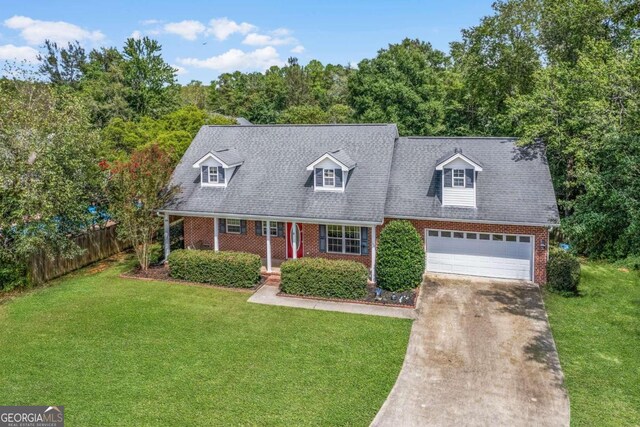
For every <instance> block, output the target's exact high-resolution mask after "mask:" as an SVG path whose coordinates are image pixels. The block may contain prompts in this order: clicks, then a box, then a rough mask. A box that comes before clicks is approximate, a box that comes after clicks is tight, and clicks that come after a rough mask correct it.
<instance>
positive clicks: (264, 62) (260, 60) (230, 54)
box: [178, 46, 283, 72]
mask: <svg viewBox="0 0 640 427" xmlns="http://www.w3.org/2000/svg"><path fill="white" fill-rule="evenodd" d="M178 62H179V63H181V64H182V65H191V66H194V67H198V68H209V69H211V70H216V71H220V72H226V71H236V70H260V71H263V70H266V69H267V68H269V67H271V66H272V65H282V64H283V61H282V60H281V59H280V55H279V54H278V51H277V50H276V49H275V48H274V47H273V46H267V47H263V48H260V49H256V50H254V51H252V52H243V51H241V50H240V49H231V50H228V51H227V52H225V53H223V54H221V55H217V56H212V57H210V58H206V59H197V58H178Z"/></svg>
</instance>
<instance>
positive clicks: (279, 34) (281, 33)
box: [271, 28, 291, 37]
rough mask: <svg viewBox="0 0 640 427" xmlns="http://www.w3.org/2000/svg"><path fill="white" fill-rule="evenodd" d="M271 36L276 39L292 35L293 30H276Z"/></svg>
mask: <svg viewBox="0 0 640 427" xmlns="http://www.w3.org/2000/svg"><path fill="white" fill-rule="evenodd" d="M271 34H273V35H274V36H276V37H284V36H288V35H291V30H289V29H288V28H276V29H275V30H273V31H271Z"/></svg>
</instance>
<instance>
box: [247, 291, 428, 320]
mask: <svg viewBox="0 0 640 427" xmlns="http://www.w3.org/2000/svg"><path fill="white" fill-rule="evenodd" d="M279 291H280V290H279V289H278V287H277V286H269V285H265V286H262V287H261V288H260V289H258V290H257V291H256V293H254V294H253V295H251V298H249V302H253V303H256V304H267V305H279V306H283V307H296V308H308V309H312V310H326V311H339V312H342V313H354V314H369V315H373V316H384V317H398V318H401V319H415V318H416V313H415V310H414V309H413V308H402V307H385V306H382V305H370V304H357V303H352V302H334V301H321V300H314V299H307V298H296V297H288V296H287V297H285V296H280V295H278V292H279Z"/></svg>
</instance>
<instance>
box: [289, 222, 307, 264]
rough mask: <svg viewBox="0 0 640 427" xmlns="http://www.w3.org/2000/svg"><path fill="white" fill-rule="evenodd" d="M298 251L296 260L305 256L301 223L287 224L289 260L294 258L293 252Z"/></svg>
mask: <svg viewBox="0 0 640 427" xmlns="http://www.w3.org/2000/svg"><path fill="white" fill-rule="evenodd" d="M294 250H295V251H296V258H302V255H303V254H304V249H303V244H302V227H301V226H300V223H297V222H296V223H293V222H288V223H287V258H293V253H294V252H293V251H294Z"/></svg>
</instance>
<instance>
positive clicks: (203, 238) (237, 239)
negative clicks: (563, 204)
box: [184, 217, 549, 284]
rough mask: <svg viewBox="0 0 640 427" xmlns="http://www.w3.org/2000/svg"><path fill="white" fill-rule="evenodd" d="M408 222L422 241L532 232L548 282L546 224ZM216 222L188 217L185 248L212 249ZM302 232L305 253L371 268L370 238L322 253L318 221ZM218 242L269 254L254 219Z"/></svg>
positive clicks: (277, 244)
mask: <svg viewBox="0 0 640 427" xmlns="http://www.w3.org/2000/svg"><path fill="white" fill-rule="evenodd" d="M392 220H393V219H392V218H386V219H385V221H384V224H383V225H382V226H377V227H376V237H379V236H380V231H381V230H382V229H383V228H384V226H385V225H386V224H388V223H389V221H392ZM409 222H411V223H412V224H413V226H414V227H415V228H416V230H418V233H419V234H420V238H421V239H422V240H423V243H424V230H425V229H427V228H430V229H438V230H454V231H469V232H485V233H504V234H525V235H532V236H534V237H535V242H534V244H535V251H534V252H535V263H534V281H535V282H536V283H540V284H544V283H546V269H547V255H548V249H547V248H548V244H549V230H548V229H547V228H545V227H534V226H526V225H503V224H480V223H471V222H453V221H427V220H409ZM213 224H214V221H213V218H200V217H185V218H184V244H185V247H189V246H191V247H195V246H202V245H204V246H205V247H208V248H211V249H213V246H214V244H213ZM302 235H303V237H302V239H303V245H304V247H303V250H304V256H310V257H322V258H327V259H344V260H352V261H358V262H361V263H362V264H364V265H365V266H367V268H370V267H371V241H369V254H368V255H348V254H331V253H326V252H320V244H319V239H320V232H319V227H318V224H302ZM542 240H544V241H545V243H546V245H545V248H542V247H541V241H542ZM219 245H220V250H229V251H242V252H250V253H254V254H258V255H260V256H261V257H263V258H265V257H266V252H267V247H266V237H265V236H256V234H255V221H247V234H226V233H220V234H219ZM271 256H272V258H273V259H277V260H284V259H286V241H285V238H283V237H271Z"/></svg>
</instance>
